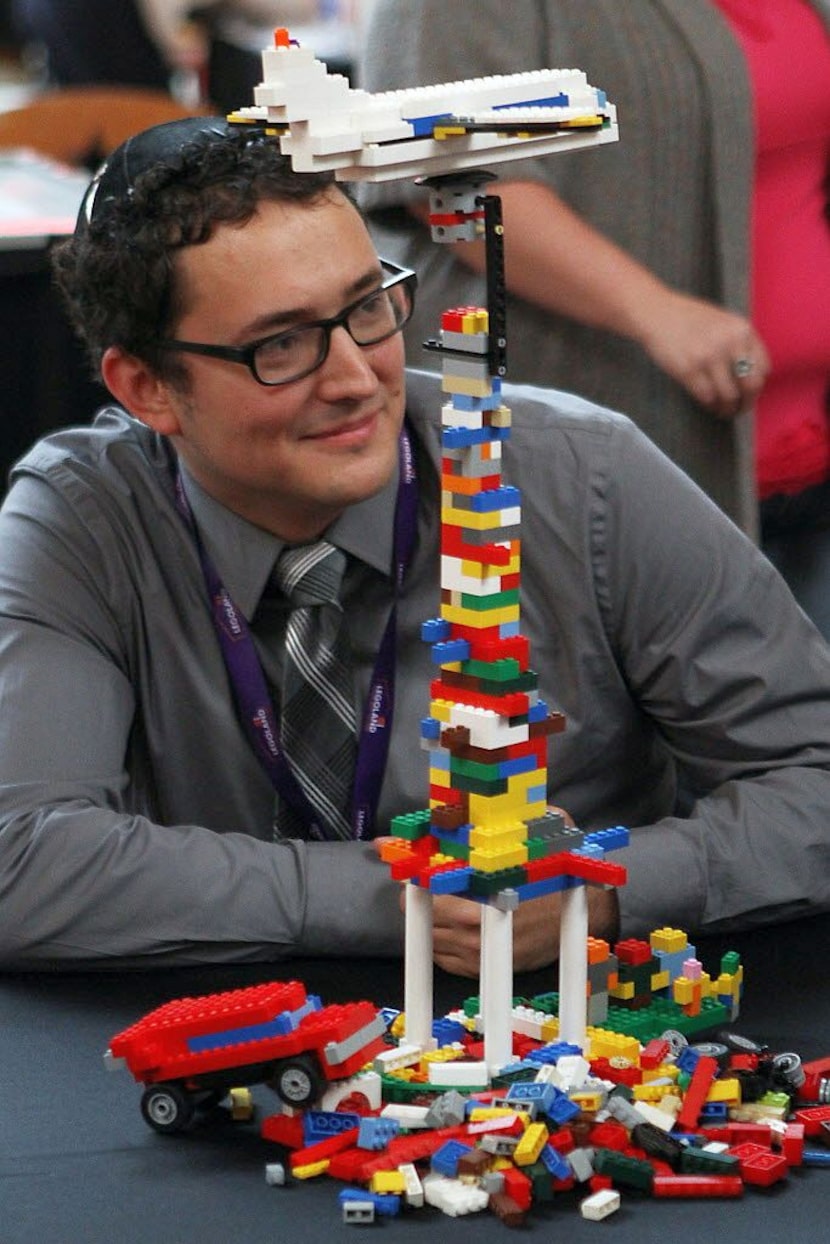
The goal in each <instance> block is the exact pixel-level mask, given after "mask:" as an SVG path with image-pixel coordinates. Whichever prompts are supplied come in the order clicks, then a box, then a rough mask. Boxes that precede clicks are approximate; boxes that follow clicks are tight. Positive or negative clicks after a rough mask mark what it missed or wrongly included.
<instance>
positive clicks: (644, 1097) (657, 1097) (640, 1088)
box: [631, 1084, 675, 1103]
mask: <svg viewBox="0 0 830 1244" xmlns="http://www.w3.org/2000/svg"><path fill="white" fill-rule="evenodd" d="M631 1091H632V1093H633V1094H634V1100H635V1101H648V1102H655V1103H656V1102H660V1101H662V1100H663V1098H664V1097H673V1096H674V1091H675V1086H674V1085H673V1084H634V1085H632V1086H631Z"/></svg>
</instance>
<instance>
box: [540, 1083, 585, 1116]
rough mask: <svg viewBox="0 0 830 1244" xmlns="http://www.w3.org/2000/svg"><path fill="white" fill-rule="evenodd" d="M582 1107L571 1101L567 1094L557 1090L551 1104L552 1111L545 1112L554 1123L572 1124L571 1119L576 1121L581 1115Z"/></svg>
mask: <svg viewBox="0 0 830 1244" xmlns="http://www.w3.org/2000/svg"><path fill="white" fill-rule="evenodd" d="M580 1110H581V1107H580V1106H578V1105H577V1103H576V1102H575V1101H571V1099H570V1097H569V1096H568V1094H567V1093H563V1092H561V1090H559V1089H557V1090H556V1097H555V1098H554V1100H553V1102H552V1103H551V1106H550V1109H549V1110H546V1111H545V1114H546V1115H547V1117H548V1118H549V1119H550V1120H551V1122H552V1123H559V1124H563V1123H570V1121H571V1119H575V1118H576V1116H577V1115H578V1114H579V1113H580Z"/></svg>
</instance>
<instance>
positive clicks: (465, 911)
mask: <svg viewBox="0 0 830 1244" xmlns="http://www.w3.org/2000/svg"><path fill="white" fill-rule="evenodd" d="M561 917H562V896H561V894H547V895H545V896H544V897H542V898H535V899H530V900H529V901H528V902H526V903H522V904H521V905H520V906H519V907H518V908H517V910H516V911H515V912H514V913H513V967H514V970H515V971H517V972H529V971H532V970H533V969H535V968H542V967H546V966H547V965H548V964H549V963H554V962H555V961H556V960H557V959H558V958H559V933H560V924H561ZM618 920H619V909H618V905H617V895H616V891H614V890H600V889H597V888H596V887H595V886H590V887H589V888H588V927H589V929H590V932H591V934H592V935H593V936H594V937H604V938H607V939H608V940H609V941H614V940H615V938H616V936H617V922H618ZM433 937H434V941H433V949H434V957H435V962H436V963H437V964H438V966H439V967H440V968H443V969H444V970H445V971H446V972H453V973H455V974H456V975H457V976H472V977H476V976H478V974H479V968H480V958H481V905H480V904H479V903H474V902H472V901H471V900H470V899H465V898H456V897H454V896H453V895H439V896H438V897H437V898H436V899H435V901H434V905H433Z"/></svg>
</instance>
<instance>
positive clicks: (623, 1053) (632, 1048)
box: [585, 1028, 640, 1067]
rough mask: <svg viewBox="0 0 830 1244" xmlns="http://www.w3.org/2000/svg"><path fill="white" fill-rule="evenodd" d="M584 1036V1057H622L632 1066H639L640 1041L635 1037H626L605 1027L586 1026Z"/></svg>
mask: <svg viewBox="0 0 830 1244" xmlns="http://www.w3.org/2000/svg"><path fill="white" fill-rule="evenodd" d="M585 1037H586V1042H587V1044H588V1051H587V1052H586V1054H585V1057H586V1058H588V1059H592V1058H624V1059H626V1061H627V1062H629V1063H631V1065H632V1067H639V1065H640V1042H639V1041H638V1040H637V1038H636V1037H626V1036H624V1035H623V1034H622V1033H620V1032H611V1031H610V1030H609V1029H607V1028H586V1030H585Z"/></svg>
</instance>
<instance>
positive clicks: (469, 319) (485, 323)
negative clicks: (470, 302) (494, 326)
mask: <svg viewBox="0 0 830 1244" xmlns="http://www.w3.org/2000/svg"><path fill="white" fill-rule="evenodd" d="M461 331H462V333H489V331H490V314H489V312H488V311H487V309H486V308H485V307H470V309H469V311H465V312H464V314H463V315H462V317H461Z"/></svg>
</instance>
